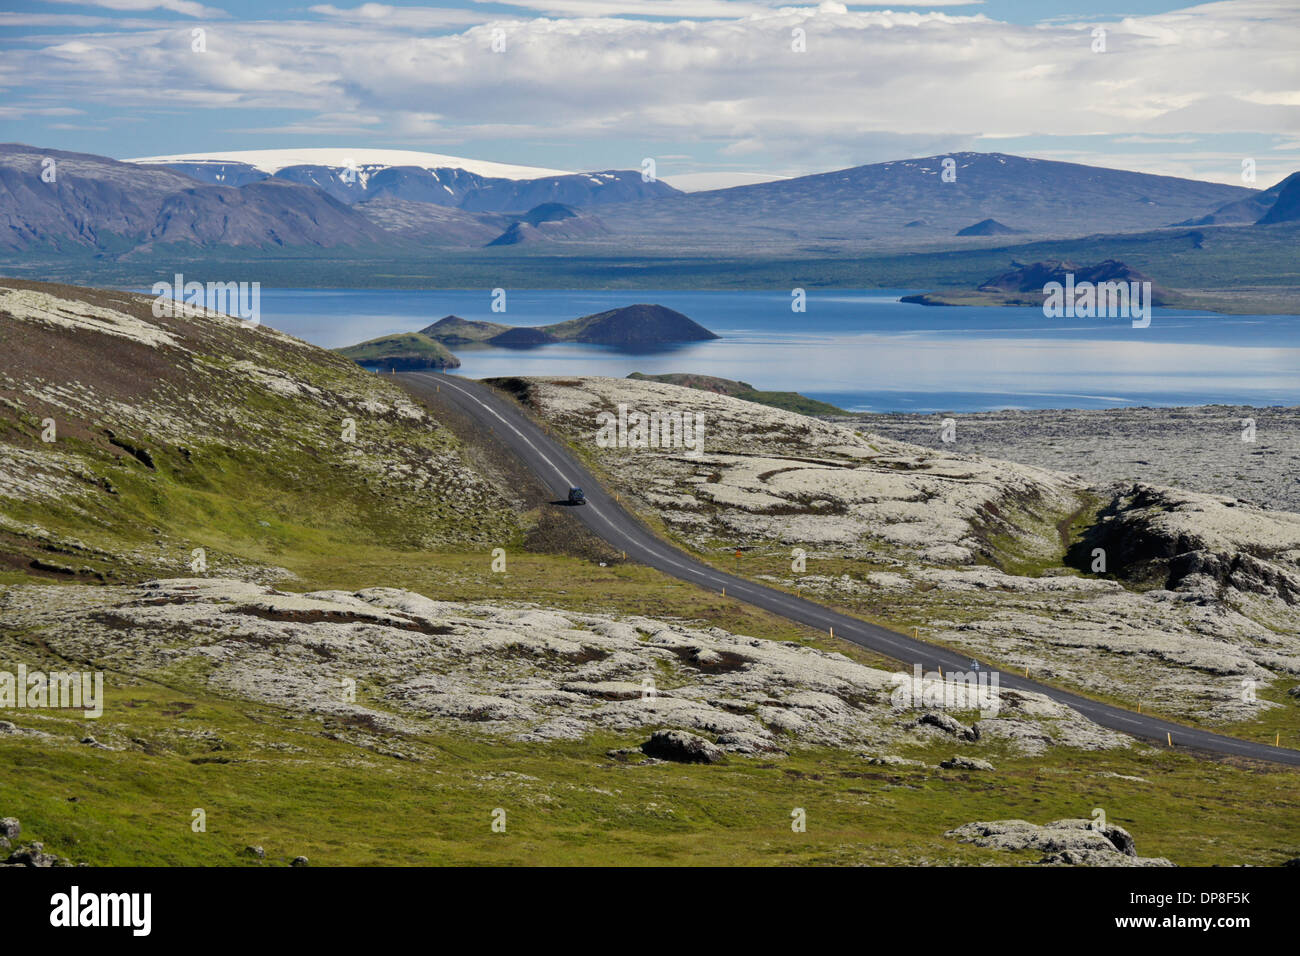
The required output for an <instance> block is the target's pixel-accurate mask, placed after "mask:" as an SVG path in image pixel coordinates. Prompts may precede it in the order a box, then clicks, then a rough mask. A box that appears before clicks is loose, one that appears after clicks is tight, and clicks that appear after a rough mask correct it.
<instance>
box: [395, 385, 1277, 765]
mask: <svg viewBox="0 0 1300 956" xmlns="http://www.w3.org/2000/svg"><path fill="white" fill-rule="evenodd" d="M397 379H398V381H399V382H400V383H401V384H402V385H403V386H404V387H405V388H406V389H407V391H409V392H410V393H411V394H412V395H413V396H415V397H416V398H421V399H427V400H431V401H434V402H437V401H446V402H448V403H449V404H451V405H452V406H454V407H455V408H456V409H458V410H459V411H460V412H462V413H463V414H465V415H467V416H468V417H469V418H471V419H472V420H474V421H476V422H478V423H479V424H480V425H482V426H483V427H485V428H487V429H489V430H490V432H491V433H492V435H493V437H494V438H495V439H496V441H497V442H498V443H499V444H501V445H504V446H505V447H507V448H508V449H510V451H511V452H513V453H514V454H515V456H516V457H517V458H519V460H520V461H521V462H522V463H523V464H524V465H525V466H526V467H527V468H528V469H529V470H530V471H532V472H533V473H534V474H536V475H537V476H538V478H540V479H541V481H542V483H543V484H544V485H545V486H546V487H549V488H551V489H553V490H554V492H555V494H556V496H557V498H563V497H564V495H565V494H566V492H567V491H568V489H569V488H570V487H573V486H577V487H580V488H582V489H583V491H584V492H585V493H586V497H587V504H586V506H584V507H581V508H574V509H573V513H574V514H575V515H576V517H577V518H578V519H579V520H581V521H582V522H583V523H584V524H585V525H586V526H587V527H588V528H590V529H591V530H592V531H593V532H594V533H595V534H596V535H597V536H598V537H600V538H602V539H604V540H605V541H606V542H607V543H608V544H609V545H610V546H611V547H614V548H617V549H618V550H620V551H626V552H627V555H628V557H629V558H631V559H633V560H636V561H639V562H641V563H642V564H646V565H649V566H650V567H653V568H656V569H658V570H660V571H663V572H664V573H665V574H670V575H672V576H673V577H675V578H680V579H681V580H683V581H689V582H691V583H692V584H698V585H700V586H701V587H705V588H709V589H711V590H715V591H722V590H723V588H725V589H726V592H727V596H728V597H734V598H736V599H737V600H740V601H745V602H746V603H748V604H752V605H754V606H755V607H758V608H762V609H763V610H765V611H770V612H771V613H773V614H778V615H780V616H781V617H784V618H788V619H789V620H791V621H795V622H797V623H799V624H804V625H807V626H808V627H811V628H814V629H816V630H819V631H826V632H829V631H830V630H831V629H832V628H833V629H834V631H835V636H836V637H840V638H843V639H844V640H846V641H851V642H853V643H854V644H857V645H859V646H861V647H865V648H867V649H868V650H872V651H876V652H877V653H880V654H884V655H885V656H886V657H890V658H893V659H894V660H896V661H899V662H901V663H902V664H904V665H906V666H907V668H909V669H910V668H911V667H912V666H913V665H914V664H920V665H921V667H922V669H923V670H924V671H934V670H938V669H943V670H946V671H947V672H949V673H952V672H954V671H966V670H967V669H968V668H969V667H970V664H971V658H970V657H969V656H968V655H966V654H959V653H957V652H955V651H952V650H949V649H947V648H944V647H938V646H935V645H933V644H927V643H925V642H924V641H920V640H916V639H914V638H910V637H908V636H906V635H905V634H900V633H898V632H897V631H891V630H889V629H888V628H885V627H881V626H879V625H877V624H871V623H868V622H866V621H863V620H859V619H858V618H854V617H849V616H848V615H845V614H840V613H838V612H837V611H832V610H830V609H829V608H825V607H822V606H821V605H820V604H816V603H814V602H812V601H809V600H806V599H804V598H802V597H798V596H797V595H793V594H787V593H786V592H784V591H778V590H776V589H774V588H769V587H765V586H763V585H761V584H755V583H754V582H752V581H747V580H745V579H744V578H739V577H736V576H735V575H733V574H728V573H726V572H725V571H719V570H717V569H715V568H712V567H709V566H708V565H707V564H704V563H702V562H700V561H698V560H696V559H695V558H693V557H691V556H690V555H688V554H686V553H685V552H683V551H681V550H679V549H678V548H676V547H674V546H673V545H670V544H667V543H666V542H664V541H663V540H662V539H660V538H658V537H657V536H656V535H654V534H653V533H652V532H650V531H649V530H648V529H646V527H645V526H644V525H642V524H641V522H640V521H638V520H637V519H636V518H634V517H632V515H630V514H629V513H628V512H626V511H625V510H624V509H623V508H622V507H621V506H620V505H619V504H618V503H617V502H615V501H614V499H613V497H612V496H611V495H610V494H609V493H608V492H607V491H606V490H605V489H604V488H603V487H602V486H601V485H600V483H599V482H598V481H596V479H595V478H594V477H593V476H592V474H591V473H590V472H589V471H587V469H586V468H584V467H583V466H582V465H581V464H580V463H579V462H578V461H577V460H576V459H575V458H574V456H573V454H572V453H571V452H570V451H569V450H568V449H567V448H565V447H564V446H563V445H562V444H560V443H559V442H557V441H556V440H555V439H553V438H551V437H550V436H549V435H547V434H546V433H545V432H544V431H543V430H542V429H541V428H539V427H538V426H537V424H536V423H535V422H533V421H532V420H531V419H530V418H529V417H528V416H527V415H526V414H524V413H523V412H522V411H521V410H520V409H519V407H518V406H517V405H516V404H515V403H514V402H512V401H510V400H509V399H508V398H505V397H503V396H502V395H501V394H500V393H498V392H496V391H494V390H493V389H491V388H489V387H488V386H486V385H483V384H481V383H479V382H475V381H473V380H471V379H465V378H460V377H457V376H450V375H443V374H439V373H434V372H404V373H399V374H398V375H397ZM435 395H436V396H437V398H436V399H435V398H434V396H435ZM593 427H594V426H593ZM981 666H982V667H985V668H987V665H985V664H983V663H982V664H981ZM998 680H999V684H1000V685H1001V686H1002V687H1010V688H1013V689H1017V690H1028V691H1034V692H1036V693H1039V694H1044V695H1046V696H1047V697H1050V698H1052V699H1053V700H1056V701H1059V702H1061V703H1063V704H1066V705H1068V706H1070V707H1073V708H1074V709H1075V710H1077V711H1078V712H1079V713H1081V714H1083V715H1084V716H1086V717H1088V718H1089V719H1090V720H1092V721H1094V722H1096V723H1098V724H1100V725H1101V726H1103V727H1109V728H1110V729H1112V730H1116V731H1119V732H1120V733H1124V734H1128V735H1130V736H1132V737H1137V738H1140V739H1143V740H1149V741H1151V742H1153V743H1157V744H1160V745H1162V746H1167V745H1168V742H1169V741H1170V740H1172V741H1173V746H1174V747H1182V748H1187V749H1190V750H1193V751H1204V752H1206V753H1212V754H1222V755H1228V756H1235V757H1245V758H1251V759H1255V760H1264V761H1268V762H1271V763H1280V764H1289V765H1291V766H1298V767H1300V751H1297V750H1290V749H1287V748H1285V747H1274V746H1271V745H1269V744H1262V743H1255V742H1253V741H1249V740H1241V739H1238V738H1236V737H1227V736H1224V735H1222V734H1215V733H1211V732H1210V731H1206V730H1198V729H1196V728H1193V727H1187V726H1184V725H1183V724H1176V723H1173V722H1171V721H1167V720H1160V719H1159V718H1156V717H1150V716H1147V715H1145V714H1138V713H1135V712H1134V711H1131V710H1126V709H1124V708H1122V707H1115V706H1112V705H1110V704H1103V703H1101V702H1099V701H1095V700H1090V699H1089V698H1087V697H1082V696H1080V695H1078V694H1072V693H1070V692H1069V691H1064V690H1060V689H1058V688H1055V687H1050V686H1048V685H1046V684H1040V683H1038V682H1036V681H1033V680H1029V679H1028V678H1025V677H1021V676H1019V675H1017V674H1012V673H1008V672H1006V671H1001V672H999V676H998Z"/></svg>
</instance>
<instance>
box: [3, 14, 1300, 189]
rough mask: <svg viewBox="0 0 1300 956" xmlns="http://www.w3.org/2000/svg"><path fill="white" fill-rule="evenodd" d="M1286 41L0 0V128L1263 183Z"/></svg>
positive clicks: (1022, 19)
mask: <svg viewBox="0 0 1300 956" xmlns="http://www.w3.org/2000/svg"><path fill="white" fill-rule="evenodd" d="M195 31H200V33H199V34H197V35H196V33H195ZM200 38H201V41H202V42H199V39H200ZM494 46H495V47H496V49H494ZM800 46H802V49H798V47H800ZM1297 51H1300V0H1229V2H1220V3H1209V4H1202V5H1195V6H1185V5H1182V4H1178V3H1170V2H1161V0H1028V2H1026V0H985V2H959V0H928V2H921V0H915V2H895V3H892V4H889V5H883V4H881V5H873V4H844V3H841V2H834V0H831V2H823V3H820V4H810V5H787V4H781V3H777V2H769V0H510V2H479V0H444V2H437V0H424V2H411V3H361V4H355V3H351V2H350V0H335V2H334V3H325V4H318V3H312V2H310V0H306V2H283V0H3V3H2V4H0V141H3V142H22V143H28V144H31V145H36V146H42V147H47V148H51V149H64V150H73V151H78V152H88V153H97V154H101V155H107V156H113V157H115V158H118V159H125V158H132V157H139V156H154V155H171V154H178V153H200V152H203V151H229V150H237V149H276V148H286V147H307V146H333V147H358V148H364V147H367V146H369V147H383V148H394V149H415V150H427V151H430V152H436V153H445V154H451V155H455V156H465V157H471V158H475V159H483V160H493V161H497V162H504V163H516V164H522V165H531V166H545V167H550V168H554V169H568V170H575V171H576V170H601V169H639V168H641V167H642V162H643V160H644V159H645V158H653V159H654V160H655V163H656V172H657V174H658V175H659V176H660V177H662V178H664V179H666V180H668V181H669V182H672V183H674V184H675V185H679V186H684V187H686V188H702V187H706V186H719V185H729V184H732V183H736V182H745V181H754V180H757V179H763V178H773V177H778V176H795V175H802V174H806V173H814V172H824V171H827V170H832V169H839V168H844V167H847V166H856V165H860V164H863V163H872V162H883V161H887V160H894V159H902V158H908V157H915V156H931V155H935V154H943V153H950V152H957V151H962V150H978V151H984V152H1004V153H1014V154H1018V155H1025V156H1035V157H1039V158H1044V159H1058V160H1066V161H1070V162H1082V163H1089V164H1093V165H1100V166H1112V167H1117V168H1123V169H1133V170H1138V171H1141V172H1151V173H1161V174H1166V175H1174V176H1186V177H1191V178H1196V179H1206V180H1213V181H1216V182H1225V183H1237V184H1241V183H1243V182H1245V183H1246V184H1247V185H1255V186H1259V187H1266V186H1269V185H1272V184H1273V183H1275V182H1277V181H1278V180H1280V179H1282V178H1284V177H1285V176H1287V175H1288V174H1290V173H1292V172H1295V171H1296V170H1300V56H1298V55H1297ZM1246 161H1250V162H1251V165H1252V166H1253V168H1254V170H1255V177H1256V178H1255V181H1254V182H1253V183H1251V182H1248V181H1246V180H1244V179H1243V171H1242V170H1243V163H1244V162H1246Z"/></svg>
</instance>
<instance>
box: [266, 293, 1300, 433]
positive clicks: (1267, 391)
mask: <svg viewBox="0 0 1300 956" xmlns="http://www.w3.org/2000/svg"><path fill="white" fill-rule="evenodd" d="M905 294H907V291H906V290H900V291H882V290H869V291H862V292H853V291H844V290H835V291H827V292H817V291H810V293H809V295H808V302H807V311H806V312H804V313H799V314H797V313H793V312H791V309H790V297H789V294H788V293H780V292H648V291H612V292H592V291H584V292H557V291H508V292H507V297H506V306H507V308H506V311H505V312H504V313H499V312H493V311H492V309H491V305H492V302H491V297H490V295H489V293H488V292H486V291H483V290H476V291H451V292H442V291H373V290H320V289H307V290H298V289H263V290H262V300H261V308H262V322H263V324H265V325H270V326H273V327H275V328H278V329H281V330H283V331H285V332H288V333H290V334H291V335H295V336H298V337H299V338H303V339H306V340H307V341H308V342H312V343H314V344H316V345H322V346H326V347H330V348H333V347H337V346H342V345H352V344H355V343H357V342H361V341H363V340H365V339H371V338H375V337H376V336H380V335H386V334H389V333H391V332H407V331H416V330H418V329H421V328H424V327H425V326H426V325H429V324H430V323H432V322H434V321H436V320H437V319H439V318H441V317H442V316H444V315H448V314H455V315H459V316H461V317H462V318H465V319H484V320H488V321H492V322H500V323H503V324H506V325H524V326H533V325H547V324H549V323H552V322H559V321H562V320H565V319H572V318H576V317H578V316H581V315H588V314H590V313H593V312H600V311H603V310H605V309H611V308H616V307H618V306H623V305H630V304H632V303H635V302H654V303H658V304H660V305H664V306H667V307H669V308H672V309H676V310H677V311H679V312H683V313H685V314H686V315H688V316H690V317H691V318H692V319H694V320H695V321H697V322H699V323H700V324H701V325H703V326H705V327H706V328H708V329H711V330H712V331H713V332H716V333H717V334H718V335H720V336H722V338H720V339H717V340H714V341H709V342H695V343H690V344H686V345H680V346H673V347H670V348H665V349H661V350H657V351H654V352H643V353H629V352H625V351H621V350H617V349H613V348H609V347H605V346H596V345H578V344H569V343H559V344H552V345H544V346H540V347H538V348H534V349H527V350H519V349H499V348H470V347H460V348H455V349H453V351H455V353H456V354H457V356H458V357H459V358H460V360H461V362H462V365H461V368H459V369H458V370H457V373H458V374H461V375H465V376H468V377H471V378H488V377H492V376H501V375H611V376H617V377H622V376H625V375H627V374H628V373H629V372H647V373H661V372H695V373H700V374H705V375H718V376H722V377H724V378H732V379H741V380H743V381H746V382H749V383H750V384H752V385H754V386H755V387H756V388H761V389H770V390H782V391H797V392H802V393H804V394H805V395H810V396H812V397H814V398H819V399H822V400H823V401H827V402H832V403H834V404H836V405H839V406H841V407H843V408H848V409H852V410H855V411H878V412H893V411H913V412H929V411H953V412H961V411H980V410H987V409H998V408H1106V407H1113V406H1121V405H1205V404H1215V403H1228V404H1247V405H1300V317H1298V316H1294V315H1285V316H1267V315H1266V316H1224V315H1215V314H1212V313H1204V312H1190V311H1185V310H1179V309H1155V310H1153V313H1152V319H1151V324H1150V326H1149V327H1148V328H1144V329H1135V328H1133V327H1132V324H1131V322H1130V321H1129V320H1128V319H1048V318H1045V317H1044V316H1043V314H1042V311H1041V310H1040V309H1033V308H963V307H953V308H934V307H925V306H919V305H908V304H903V303H900V302H899V301H898V297H899V296H900V295H905Z"/></svg>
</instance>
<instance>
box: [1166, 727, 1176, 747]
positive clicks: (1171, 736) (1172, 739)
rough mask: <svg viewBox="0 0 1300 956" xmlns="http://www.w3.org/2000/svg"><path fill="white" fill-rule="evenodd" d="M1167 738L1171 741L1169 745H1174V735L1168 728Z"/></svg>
mask: <svg viewBox="0 0 1300 956" xmlns="http://www.w3.org/2000/svg"><path fill="white" fill-rule="evenodd" d="M1165 740H1167V741H1169V746H1171V747H1172V746H1173V745H1174V735H1173V734H1171V733H1170V732H1169V731H1167V730H1166V731H1165Z"/></svg>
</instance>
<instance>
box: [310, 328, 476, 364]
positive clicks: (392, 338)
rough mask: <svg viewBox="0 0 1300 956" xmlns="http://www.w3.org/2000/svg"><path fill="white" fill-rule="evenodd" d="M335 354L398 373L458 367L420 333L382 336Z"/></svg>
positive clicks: (445, 351) (457, 361)
mask: <svg viewBox="0 0 1300 956" xmlns="http://www.w3.org/2000/svg"><path fill="white" fill-rule="evenodd" d="M335 351H336V352H338V353H339V354H340V355H342V356H343V357H344V358H350V359H352V361H354V362H356V363H357V364H358V365H378V366H385V367H387V368H395V369H400V370H407V369H421V368H458V367H459V366H460V359H458V358H456V356H454V355H452V354H451V350H450V349H448V348H447V346H445V345H443V344H442V343H441V342H435V341H434V340H433V339H431V338H429V337H428V336H427V335H423V334H421V333H420V332H400V333H398V334H396V335H383V336H380V337H379V338H377V339H370V340H369V341H366V342H362V343H361V344H360V345H349V346H347V347H346V348H341V349H335Z"/></svg>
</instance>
